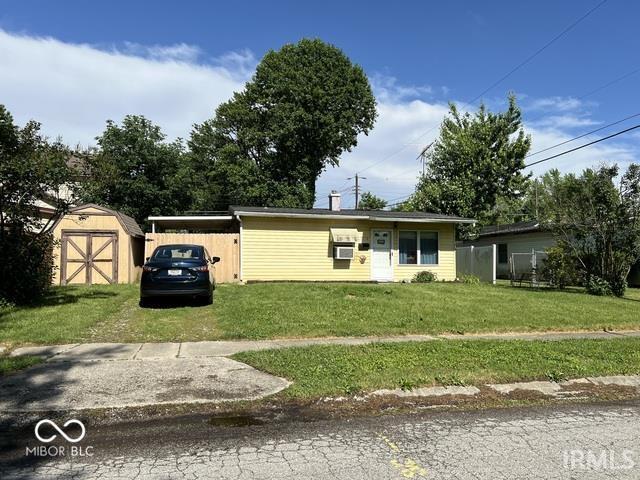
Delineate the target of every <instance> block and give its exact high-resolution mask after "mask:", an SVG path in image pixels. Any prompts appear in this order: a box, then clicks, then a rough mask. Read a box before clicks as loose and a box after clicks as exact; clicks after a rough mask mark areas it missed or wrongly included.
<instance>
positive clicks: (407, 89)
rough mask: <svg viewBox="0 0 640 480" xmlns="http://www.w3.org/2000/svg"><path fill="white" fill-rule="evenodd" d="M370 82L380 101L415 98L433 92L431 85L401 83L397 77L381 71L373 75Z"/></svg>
mask: <svg viewBox="0 0 640 480" xmlns="http://www.w3.org/2000/svg"><path fill="white" fill-rule="evenodd" d="M370 82H371V88H372V89H373V93H374V95H375V96H376V98H377V99H378V102H398V101H400V100H415V99H418V98H421V97H423V96H424V95H429V94H431V93H433V89H432V88H431V87H430V86H429V85H401V84H400V83H399V82H398V79H397V78H396V77H392V76H389V75H383V74H381V73H376V74H375V75H373V76H372V77H371V78H370Z"/></svg>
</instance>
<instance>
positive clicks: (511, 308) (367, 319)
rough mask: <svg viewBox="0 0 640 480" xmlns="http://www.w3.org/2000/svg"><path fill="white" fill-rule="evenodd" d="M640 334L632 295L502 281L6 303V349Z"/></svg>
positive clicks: (120, 289)
mask: <svg viewBox="0 0 640 480" xmlns="http://www.w3.org/2000/svg"><path fill="white" fill-rule="evenodd" d="M603 328H611V329H633V328H640V291H639V290H637V289H633V290H631V289H630V290H629V293H628V296H627V298H624V299H618V298H609V297H606V298H605V297H593V296H589V295H586V294H584V293H581V292H578V291H570V292H557V291H552V290H539V291H535V290H530V289H527V288H512V287H509V286H505V285H497V286H491V285H465V284H455V283H433V284H422V285H418V284H412V285H410V284H385V285H375V284H321V283H314V284H310V283H307V284H304V283H271V284H254V285H247V286H240V285H220V286H219V287H218V289H217V290H216V294H215V301H214V304H213V305H211V306H205V307H202V306H189V305H179V306H174V307H172V308H151V309H143V308H140V307H139V306H138V287H137V286H136V285H116V286H93V287H57V288H54V289H53V290H52V292H51V294H50V295H49V296H48V297H47V298H46V299H45V300H44V301H43V302H42V303H41V304H40V305H38V306H33V307H16V308H8V307H0V343H4V344H8V345H10V346H15V345H19V344H27V343H34V344H57V343H74V342H88V341H91V342H96V341H113V342H138V341H149V342H153V341H181V340H183V341H186V340H215V339H232V338H252V339H261V338H278V337H316V336H318V337H321V336H363V335H402V334H410V333H413V334H416V333H443V332H457V333H472V332H507V331H544V330H602V329H603Z"/></svg>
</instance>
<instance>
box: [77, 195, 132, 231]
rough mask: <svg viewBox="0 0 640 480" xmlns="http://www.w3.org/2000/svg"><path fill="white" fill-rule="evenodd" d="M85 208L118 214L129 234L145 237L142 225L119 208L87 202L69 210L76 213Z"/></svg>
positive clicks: (117, 216)
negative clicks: (119, 210)
mask: <svg viewBox="0 0 640 480" xmlns="http://www.w3.org/2000/svg"><path fill="white" fill-rule="evenodd" d="M85 208H97V209H98V210H102V211H103V212H107V213H112V214H113V215H115V216H116V218H117V219H118V221H119V222H120V225H122V228H124V229H125V231H126V232H127V233H128V234H129V235H131V236H132V237H143V238H144V232H143V231H142V229H141V228H140V225H138V222H136V221H135V220H134V219H133V218H131V217H130V216H129V215H125V214H124V213H122V212H118V211H117V210H113V209H111V208H107V207H103V206H102V205H96V204H95V203H85V204H83V205H78V206H77V207H73V208H72V209H71V210H69V213H74V212H76V211H78V210H83V209H85Z"/></svg>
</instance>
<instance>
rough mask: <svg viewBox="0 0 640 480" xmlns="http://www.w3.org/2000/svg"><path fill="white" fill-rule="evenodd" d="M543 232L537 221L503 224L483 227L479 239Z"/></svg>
mask: <svg viewBox="0 0 640 480" xmlns="http://www.w3.org/2000/svg"><path fill="white" fill-rule="evenodd" d="M541 230H544V228H543V227H542V226H541V225H540V222H538V221H537V220H532V221H528V222H516V223H505V224H503V225H489V226H487V227H484V228H483V229H482V230H481V231H480V233H479V234H478V236H479V237H489V236H493V235H509V234H514V233H528V232H539V231H541Z"/></svg>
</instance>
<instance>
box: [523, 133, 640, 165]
mask: <svg viewBox="0 0 640 480" xmlns="http://www.w3.org/2000/svg"><path fill="white" fill-rule="evenodd" d="M636 128H640V124H638V125H634V126H633V127H629V128H626V129H624V130H621V131H619V132H616V133H612V134H611V135H607V136H606V137H602V138H599V139H598V140H594V141H592V142H589V143H585V144H584V145H580V146H578V147H575V148H572V149H570V150H565V151H564V152H560V153H557V154H556V155H552V156H550V157H547V158H543V159H542V160H538V161H536V162H531V163H529V164H527V165H525V166H524V168H528V167H532V166H533V165H537V164H539V163H542V162H546V161H547V160H552V159H554V158H558V157H561V156H562V155H566V154H567V153H571V152H575V151H576V150H580V149H582V148H586V147H589V146H591V145H594V144H596V143H600V142H604V141H605V140H609V139H610V138H613V137H617V136H618V135H622V134H623V133H627V132H630V131H631V130H635V129H636Z"/></svg>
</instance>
